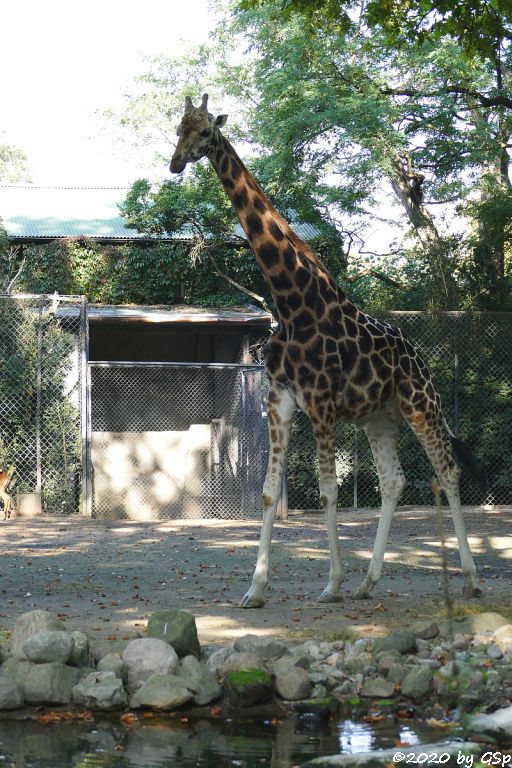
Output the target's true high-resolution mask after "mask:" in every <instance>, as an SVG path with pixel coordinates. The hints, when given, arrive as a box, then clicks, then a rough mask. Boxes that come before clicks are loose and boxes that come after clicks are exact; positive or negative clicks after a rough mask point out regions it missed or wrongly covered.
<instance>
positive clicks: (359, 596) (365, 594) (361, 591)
mask: <svg viewBox="0 0 512 768" xmlns="http://www.w3.org/2000/svg"><path fill="white" fill-rule="evenodd" d="M371 596H372V593H371V588H370V587H368V586H367V585H366V584H361V586H360V587H358V588H357V589H356V591H355V592H354V594H353V595H352V598H353V599H354V600H369V599H370V598H371Z"/></svg>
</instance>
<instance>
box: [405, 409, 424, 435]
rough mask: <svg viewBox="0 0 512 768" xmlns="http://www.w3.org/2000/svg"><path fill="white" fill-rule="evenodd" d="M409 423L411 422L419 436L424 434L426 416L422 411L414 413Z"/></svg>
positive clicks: (409, 418)
mask: <svg viewBox="0 0 512 768" xmlns="http://www.w3.org/2000/svg"><path fill="white" fill-rule="evenodd" d="M408 421H409V422H410V424H411V426H412V427H413V429H414V430H415V431H416V432H417V433H418V434H421V435H422V434H424V432H425V414H424V413H422V411H416V413H412V414H411V415H410V416H409V417H408Z"/></svg>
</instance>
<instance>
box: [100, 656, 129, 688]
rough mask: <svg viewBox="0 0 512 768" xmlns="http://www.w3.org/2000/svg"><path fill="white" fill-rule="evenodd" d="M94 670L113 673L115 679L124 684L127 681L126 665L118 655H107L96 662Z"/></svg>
mask: <svg viewBox="0 0 512 768" xmlns="http://www.w3.org/2000/svg"><path fill="white" fill-rule="evenodd" d="M96 669H97V670H98V671H99V672H113V673H114V675H115V676H116V677H118V678H119V679H120V680H123V681H124V682H126V681H127V680H128V670H127V668H126V664H125V663H124V661H123V660H122V658H121V656H120V655H119V654H118V653H107V655H106V656H103V658H101V659H100V660H99V661H98V664H97V665H96Z"/></svg>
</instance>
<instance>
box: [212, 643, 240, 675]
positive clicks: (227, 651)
mask: <svg viewBox="0 0 512 768" xmlns="http://www.w3.org/2000/svg"><path fill="white" fill-rule="evenodd" d="M232 653H234V651H233V649H232V648H219V650H218V651H214V652H213V653H212V655H211V656H209V657H208V659H207V661H206V666H207V668H208V669H209V670H210V672H211V673H212V674H213V675H215V677H218V675H220V670H221V668H222V665H223V664H224V662H225V661H226V659H228V658H229V657H230V656H231V654H232Z"/></svg>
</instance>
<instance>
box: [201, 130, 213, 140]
mask: <svg viewBox="0 0 512 768" xmlns="http://www.w3.org/2000/svg"><path fill="white" fill-rule="evenodd" d="M210 133H211V131H210V130H209V129H208V128H205V130H204V131H201V133H200V134H199V135H200V136H204V138H206V137H207V136H209V135H210Z"/></svg>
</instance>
